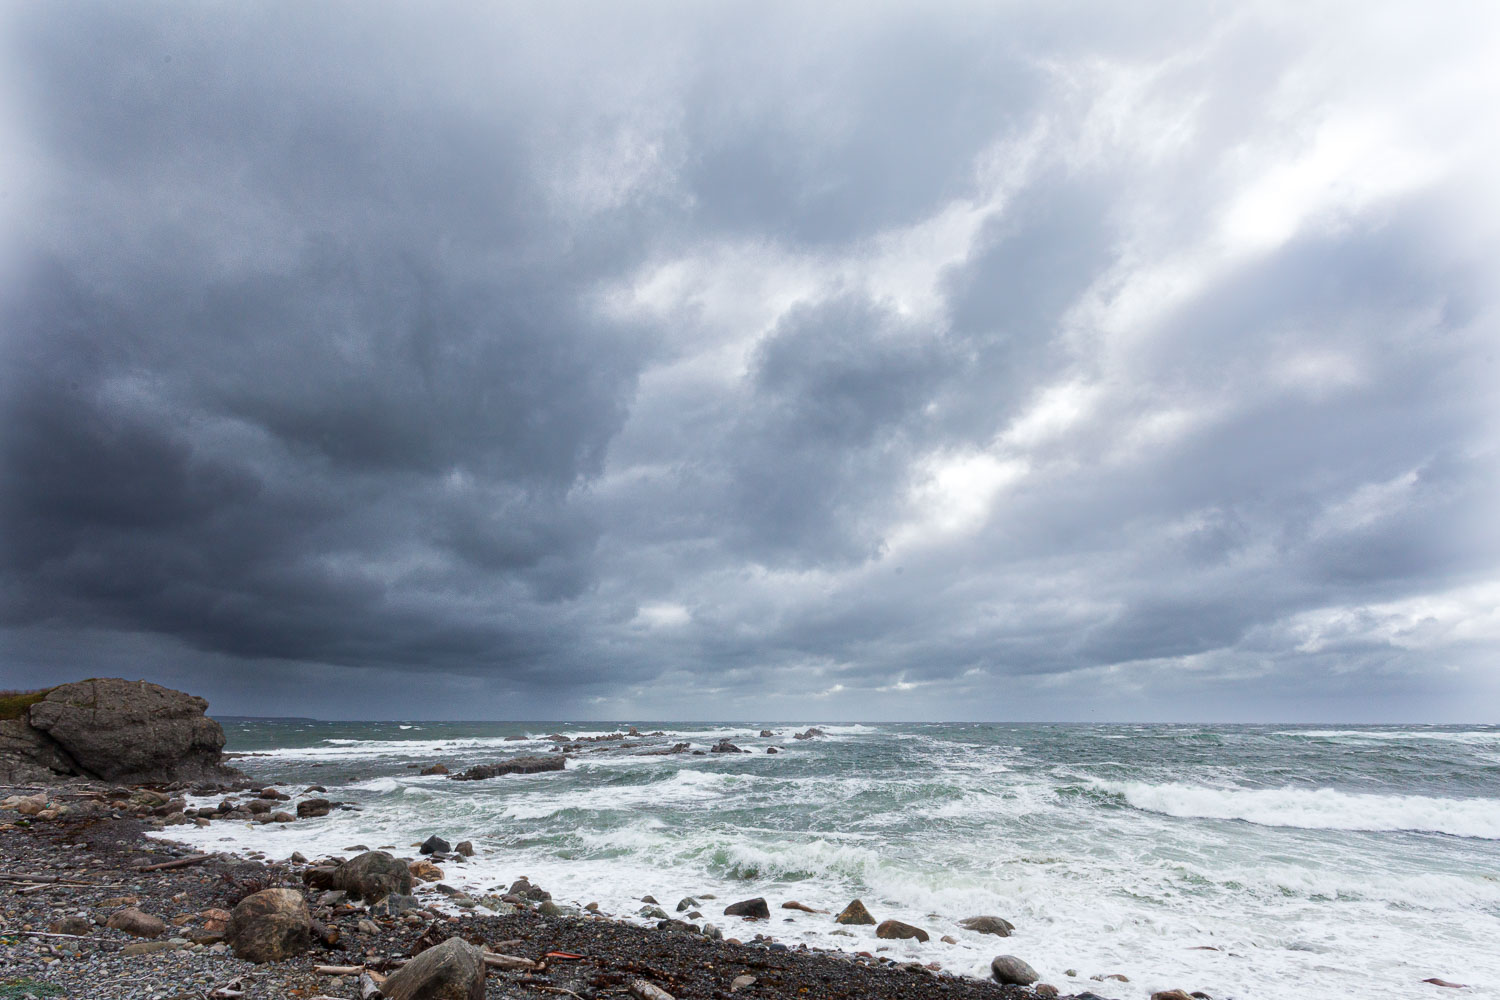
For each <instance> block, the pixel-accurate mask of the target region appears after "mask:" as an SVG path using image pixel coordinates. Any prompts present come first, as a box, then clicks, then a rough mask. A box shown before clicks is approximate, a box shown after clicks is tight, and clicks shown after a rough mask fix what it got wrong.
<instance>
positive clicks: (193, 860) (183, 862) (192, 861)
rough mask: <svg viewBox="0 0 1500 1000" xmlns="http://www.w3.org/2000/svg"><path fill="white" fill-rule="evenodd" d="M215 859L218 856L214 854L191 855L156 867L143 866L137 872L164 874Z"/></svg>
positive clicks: (164, 862)
mask: <svg viewBox="0 0 1500 1000" xmlns="http://www.w3.org/2000/svg"><path fill="white" fill-rule="evenodd" d="M213 857H217V855H214V854H189V855H188V856H187V857H185V858H176V859H174V860H172V861H163V862H161V864H156V865H142V866H141V867H139V868H137V869H136V871H141V872H164V871H167V870H169V869H172V868H186V867H187V866H188V865H196V864H198V863H199V862H201V861H207V860H208V859H209V858H213Z"/></svg>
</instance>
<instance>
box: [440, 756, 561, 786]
mask: <svg viewBox="0 0 1500 1000" xmlns="http://www.w3.org/2000/svg"><path fill="white" fill-rule="evenodd" d="M565 767H567V761H566V760H565V759H564V758H563V757H562V756H561V755H559V756H557V757H515V758H512V759H511V760H507V761H504V762H502V763H499V764H479V765H476V766H475V767H471V768H469V769H468V770H467V771H465V772H463V773H462V774H455V775H453V776H452V777H451V778H450V779H449V780H451V781H483V780H484V779H486V778H496V777H499V776H500V775H502V774H536V773H537V772H539V771H561V770H563V769H564V768H565Z"/></svg>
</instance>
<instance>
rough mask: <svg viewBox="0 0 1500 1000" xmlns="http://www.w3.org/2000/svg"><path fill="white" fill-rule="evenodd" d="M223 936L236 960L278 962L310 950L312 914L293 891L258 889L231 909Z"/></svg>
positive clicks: (300, 894) (300, 896) (296, 892)
mask: <svg viewBox="0 0 1500 1000" xmlns="http://www.w3.org/2000/svg"><path fill="white" fill-rule="evenodd" d="M225 937H226V939H227V940H228V941H229V947H230V948H232V949H234V954H235V957H236V958H243V959H245V960H246V961H250V962H280V961H283V960H285V959H288V958H291V957H292V956H294V955H300V954H302V953H303V952H304V951H306V950H307V949H308V948H310V947H312V941H313V922H312V915H311V914H310V913H309V912H308V909H307V901H306V900H305V899H303V898H302V893H300V892H298V891H297V890H296V889H262V890H261V891H260V892H257V893H252V894H251V895H249V896H246V897H245V898H244V899H242V900H240V902H239V904H238V905H237V906H235V908H234V912H233V914H232V915H231V916H230V918H229V933H228V934H226V935H225Z"/></svg>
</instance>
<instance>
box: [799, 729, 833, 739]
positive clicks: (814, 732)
mask: <svg viewBox="0 0 1500 1000" xmlns="http://www.w3.org/2000/svg"><path fill="white" fill-rule="evenodd" d="M827 735H828V734H827V733H825V732H823V730H821V729H819V728H818V727H817V726H809V727H808V728H807V729H804V730H803V731H802V732H800V733H795V734H793V735H792V739H794V740H810V739H813V738H815V737H818V736H827Z"/></svg>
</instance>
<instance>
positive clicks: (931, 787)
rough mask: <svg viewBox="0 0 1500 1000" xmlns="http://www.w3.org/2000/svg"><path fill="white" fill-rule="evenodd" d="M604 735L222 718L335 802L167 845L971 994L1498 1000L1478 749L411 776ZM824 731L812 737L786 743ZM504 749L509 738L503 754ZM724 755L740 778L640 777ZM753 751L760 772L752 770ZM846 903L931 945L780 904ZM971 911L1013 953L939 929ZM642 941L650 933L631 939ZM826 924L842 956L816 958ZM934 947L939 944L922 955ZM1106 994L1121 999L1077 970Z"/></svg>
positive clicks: (1066, 752) (865, 731)
mask: <svg viewBox="0 0 1500 1000" xmlns="http://www.w3.org/2000/svg"><path fill="white" fill-rule="evenodd" d="M629 724H631V723H626V722H622V723H620V724H619V725H618V726H605V725H603V724H600V723H587V724H568V723H530V724H527V723H434V722H409V723H398V722H388V723H387V722H375V723H335V722H312V721H305V720H228V721H226V722H225V732H226V735H227V736H228V738H229V746H228V749H229V750H232V751H240V752H245V753H249V754H254V755H255V756H247V757H245V758H243V759H241V760H239V761H236V763H237V764H239V765H240V766H241V767H243V768H244V769H245V770H247V771H249V772H250V773H251V774H252V775H253V776H254V777H256V778H257V779H260V780H262V781H264V782H266V783H277V784H280V785H283V786H298V787H296V788H289V790H290V791H294V792H295V791H300V790H301V787H303V786H307V785H311V784H319V785H324V786H326V787H327V788H328V795H329V797H330V798H335V799H340V800H343V801H345V802H349V803H352V804H354V805H356V806H357V807H358V808H357V809H356V810H349V811H336V812H334V813H333V814H332V815H330V816H328V817H326V818H322V819H310V820H300V821H298V822H296V823H292V824H275V825H266V826H250V825H248V824H244V825H241V824H227V823H215V824H214V825H212V826H211V827H207V828H203V829H198V828H195V827H170V828H168V829H167V830H166V831H164V832H163V834H162V836H166V837H170V838H172V839H176V840H181V841H186V842H189V843H192V844H194V845H197V846H201V847H205V848H209V849H221V850H222V849H241V850H261V851H263V852H265V853H266V854H267V855H269V856H272V857H285V856H287V855H289V854H291V853H292V852H293V851H301V852H302V853H304V854H307V855H309V856H313V855H316V854H321V853H341V852H343V851H344V849H346V848H347V847H349V846H351V845H354V844H366V845H369V846H370V847H377V846H393V847H395V848H397V849H398V852H399V853H404V854H407V855H409V856H415V851H414V847H413V845H414V844H416V843H417V842H419V841H421V840H423V839H424V838H426V837H427V836H428V835H429V834H434V833H435V834H439V835H440V836H442V837H444V838H446V839H448V840H450V841H458V840H472V841H473V842H474V844H475V846H476V848H477V850H478V855H477V856H476V857H475V858H473V859H471V860H470V861H469V862H468V863H465V864H463V865H450V866H449V868H448V873H447V878H446V881H447V882H448V883H449V884H452V885H455V886H459V887H469V888H472V889H475V890H483V891H488V890H490V889H492V888H493V887H495V886H504V885H508V884H509V883H510V882H511V881H512V880H514V879H515V878H517V877H519V876H521V875H523V874H524V875H527V876H529V877H530V878H531V879H532V881H533V882H535V883H537V884H539V885H541V886H542V887H543V888H546V889H547V890H549V891H550V892H551V893H552V894H553V896H554V897H555V898H556V899H558V900H559V901H562V902H577V903H587V902H598V903H599V904H600V905H601V907H602V908H603V909H604V910H606V911H608V912H611V913H614V914H617V915H621V916H629V915H633V914H635V912H636V911H637V910H638V909H639V908H640V906H641V903H640V902H639V899H640V897H641V896H642V895H644V894H648V893H649V894H651V895H654V896H655V897H656V898H657V899H659V900H660V901H661V902H662V903H663V904H664V905H665V908H666V909H667V910H669V911H670V910H672V909H673V906H674V905H675V903H676V901H677V900H678V899H679V898H681V897H683V896H687V895H693V894H699V893H712V894H714V895H716V896H717V897H718V900H717V902H718V907H717V908H716V909H712V910H711V909H709V908H708V906H704V907H703V912H704V913H706V914H708V915H709V918H710V919H711V920H713V921H714V922H716V923H719V924H720V926H721V927H725V928H726V929H727V930H728V931H729V933H730V934H731V935H733V934H734V933H736V931H739V932H740V933H744V931H743V930H742V929H740V928H738V927H737V926H732V925H734V923H735V921H734V919H733V918H723V917H720V916H718V914H719V912H720V911H721V910H722V907H723V905H724V904H725V903H727V902H729V901H732V900H737V899H744V898H748V897H751V896H761V895H763V896H765V897H766V898H767V899H768V900H769V901H770V902H771V906H772V908H773V910H772V920H771V922H770V925H769V926H765V925H761V926H759V927H756V928H754V930H758V931H760V932H762V933H768V934H772V935H774V936H775V937H776V938H777V940H781V941H785V942H787V943H789V944H796V943H798V942H806V943H808V944H809V945H810V946H818V947H824V948H838V949H843V950H849V951H854V950H860V949H871V950H874V949H876V948H886V949H889V950H888V951H887V952H886V953H887V954H890V955H891V956H892V957H893V958H898V959H906V958H918V957H919V958H921V959H922V961H924V962H930V961H938V962H941V963H942V964H943V967H944V968H945V969H949V970H951V971H956V972H961V973H965V974H973V975H984V974H986V973H987V969H988V963H989V960H990V958H991V957H993V956H994V955H996V954H1000V953H1010V954H1015V955H1019V956H1020V957H1022V958H1024V959H1026V960H1027V961H1028V962H1030V963H1031V964H1032V965H1033V966H1035V967H1036V968H1037V970H1038V971H1039V972H1040V973H1041V974H1042V977H1043V979H1044V980H1046V981H1048V982H1051V983H1052V984H1054V985H1056V986H1058V987H1059V988H1060V989H1062V990H1063V991H1064V992H1081V991H1083V990H1086V989H1092V990H1094V991H1095V992H1098V993H1100V994H1103V995H1105V996H1109V997H1117V998H1122V1000H1124V998H1144V997H1147V996H1149V995H1150V993H1151V992H1152V991H1154V990H1161V989H1171V988H1182V989H1185V990H1189V991H1192V990H1203V991H1206V992H1208V993H1209V994H1211V995H1212V996H1214V997H1216V998H1231V997H1232V998H1241V1000H1250V998H1267V1000H1271V998H1275V1000H1281V998H1288V997H1294V996H1340V997H1362V998H1419V997H1421V998H1427V997H1434V996H1437V995H1448V993H1449V991H1446V990H1442V989H1439V988H1437V987H1434V986H1431V985H1428V984H1426V983H1423V982H1422V980H1423V979H1426V978H1428V977H1439V978H1442V979H1445V980H1449V981H1453V982H1459V983H1464V984H1467V985H1468V986H1469V987H1470V989H1469V990H1466V991H1464V993H1463V994H1462V995H1467V996H1471V997H1493V998H1500V726H1461V727H1454V726H1446V727H1444V726H1433V727H1424V726H1368V727H1367V726H1350V727H1339V728H1331V727H1311V726H1309V727H1299V726H1167V725H1139V726H1129V725H1108V726H1106V725H980V724H930V725H854V726H850V725H842V726H840V725H821V724H819V723H817V721H816V720H812V722H811V723H805V724H803V725H799V726H796V727H793V726H787V725H777V726H771V727H770V728H771V729H773V730H774V731H775V732H776V733H778V734H779V735H778V736H776V737H773V738H762V737H760V736H758V735H757V734H758V732H759V731H760V729H761V726H760V725H759V724H754V725H741V724H723V725H709V724H696V723H695V724H691V725H684V724H681V723H677V724H672V723H652V722H649V721H646V722H642V721H640V720H634V721H633V724H634V725H636V726H637V727H638V728H639V729H640V730H641V731H642V732H649V731H654V730H662V731H664V733H665V735H664V736H661V737H656V738H652V739H643V740H636V741H631V746H630V747H629V748H628V749H626V750H618V749H607V750H601V751H599V752H590V750H588V749H585V751H584V752H583V753H582V754H580V755H579V756H578V757H577V758H576V759H570V760H569V762H568V767H567V770H566V771H565V772H562V773H544V774H535V775H507V776H504V777H500V778H495V779H492V780H488V781H464V782H460V781H450V780H448V779H446V778H443V777H422V776H420V775H418V774H417V768H414V767H413V766H412V765H418V766H427V765H429V764H434V763H443V764H445V765H446V766H448V767H449V768H451V769H452V770H454V771H455V772H456V771H458V770H459V769H461V768H463V767H467V766H470V765H473V764H480V763H488V762H492V761H499V760H503V759H504V758H506V757H508V756H511V755H519V754H535V753H539V752H546V751H547V750H548V749H549V748H550V746H551V744H550V743H548V742H547V741H546V740H545V738H544V737H545V736H546V735H547V734H550V733H562V734H564V735H567V736H570V737H575V738H576V737H579V736H591V735H599V734H601V733H605V732H609V731H611V730H612V729H622V728H624V727H625V726H627V725H629ZM808 724H812V725H818V726H819V728H821V729H823V730H824V731H826V733H827V734H828V735H827V736H825V737H823V738H820V739H813V740H805V741H799V740H793V739H791V736H792V734H793V733H794V732H796V731H798V730H800V729H803V728H805V727H806V725H808ZM507 736H511V737H514V736H524V737H526V739H525V740H522V741H514V740H511V741H507V740H506V737H507ZM724 738H727V739H730V740H732V741H733V742H734V743H736V744H737V745H739V746H740V747H742V748H744V749H747V750H750V751H752V752H751V753H748V754H709V755H706V756H693V755H690V754H679V755H674V756H639V755H638V754H636V753H635V752H633V751H637V750H640V749H648V748H653V747H660V746H667V745H670V744H672V743H674V742H678V741H689V742H691V743H692V744H693V746H694V748H695V749H705V750H706V749H707V748H708V747H709V746H711V745H712V744H713V743H714V742H715V741H717V740H719V739H724ZM769 746H776V747H778V748H779V749H780V751H781V752H780V753H777V754H767V753H766V752H765V751H766V748H767V747H769ZM856 897H858V898H860V899H863V900H864V902H865V904H866V905H867V906H868V907H869V909H870V911H871V912H872V913H873V914H874V915H875V916H876V917H877V918H878V919H885V918H887V917H895V918H898V919H901V920H905V921H907V922H909V923H913V924H917V925H918V926H921V927H925V928H926V929H928V930H929V931H930V932H931V934H932V941H931V942H929V943H928V944H923V945H918V944H915V943H909V942H901V941H889V942H888V941H877V940H876V939H875V937H874V935H873V928H863V927H854V928H847V929H846V928H840V927H838V925H836V924H834V923H833V922H832V919H831V917H828V916H822V915H812V914H806V913H799V912H793V911H783V910H781V909H778V908H777V907H779V904H780V903H781V902H783V901H785V900H792V899H795V900H798V901H800V902H802V903H805V904H807V905H809V906H813V907H817V908H821V909H826V910H830V911H833V912H837V911H838V910H840V909H842V908H843V906H844V905H845V904H846V903H848V902H849V901H850V900H851V899H854V898H856ZM976 914H995V915H998V916H1003V917H1005V918H1007V919H1009V920H1010V921H1012V922H1013V923H1014V924H1015V925H1016V931H1015V934H1014V935H1013V936H1012V937H1010V938H1008V939H1003V940H1002V939H1000V938H996V937H988V936H981V935H977V934H973V933H970V932H967V931H964V930H962V929H961V928H959V927H958V925H957V921H958V920H959V919H961V918H963V917H967V916H973V915H976ZM635 919H639V920H641V922H643V923H644V922H647V921H646V918H635ZM835 930H848V931H852V932H853V933H854V934H855V936H854V937H843V936H836V935H834V934H832V933H831V932H833V931H835ZM942 935H951V936H953V937H954V938H955V939H956V940H957V942H958V943H957V944H946V943H943V942H941V941H940V940H939V938H940V937H941V936H942ZM1109 974H1120V975H1123V976H1126V977H1128V979H1129V982H1128V983H1121V982H1118V981H1108V982H1104V983H1100V982H1097V981H1094V980H1092V979H1091V977H1093V976H1102V975H1109Z"/></svg>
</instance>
